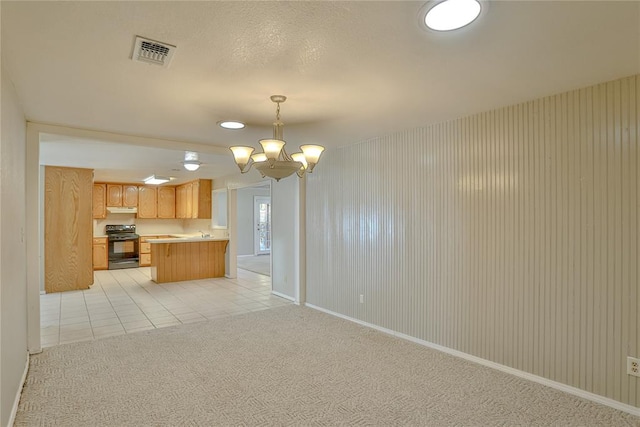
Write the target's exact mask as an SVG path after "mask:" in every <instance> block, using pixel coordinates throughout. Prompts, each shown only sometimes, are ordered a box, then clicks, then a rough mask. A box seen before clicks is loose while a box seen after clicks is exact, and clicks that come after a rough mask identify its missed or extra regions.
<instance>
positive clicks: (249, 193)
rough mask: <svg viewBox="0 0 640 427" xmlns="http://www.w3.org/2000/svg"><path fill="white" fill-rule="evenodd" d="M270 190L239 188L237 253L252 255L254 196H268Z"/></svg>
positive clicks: (253, 250)
mask: <svg viewBox="0 0 640 427" xmlns="http://www.w3.org/2000/svg"><path fill="white" fill-rule="evenodd" d="M270 195H271V191H270V190H269V189H268V188H253V187H247V188H239V189H238V193H237V198H238V199H237V200H238V205H237V206H238V255H253V254H254V252H255V247H254V240H255V228H256V227H255V226H256V224H255V220H254V212H253V210H254V199H253V198H254V197H255V196H266V197H269V196H270Z"/></svg>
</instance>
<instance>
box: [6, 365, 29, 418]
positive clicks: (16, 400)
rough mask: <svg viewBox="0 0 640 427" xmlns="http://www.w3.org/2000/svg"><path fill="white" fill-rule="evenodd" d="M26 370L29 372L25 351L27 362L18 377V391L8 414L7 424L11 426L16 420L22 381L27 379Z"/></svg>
mask: <svg viewBox="0 0 640 427" xmlns="http://www.w3.org/2000/svg"><path fill="white" fill-rule="evenodd" d="M27 372H29V353H27V363H26V364H25V366H24V372H23V373H22V378H21V379H20V386H19V387H18V391H17V392H16V398H15V400H14V401H13V408H11V414H10V415H9V424H7V426H9V427H11V426H12V425H13V423H14V422H15V421H16V414H17V413H18V405H19V404H20V396H22V388H23V387H24V382H25V381H26V380H27Z"/></svg>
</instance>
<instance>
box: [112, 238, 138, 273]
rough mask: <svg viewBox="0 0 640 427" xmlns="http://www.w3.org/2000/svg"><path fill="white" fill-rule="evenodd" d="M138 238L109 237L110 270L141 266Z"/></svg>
mask: <svg viewBox="0 0 640 427" xmlns="http://www.w3.org/2000/svg"><path fill="white" fill-rule="evenodd" d="M139 259H140V256H139V252H138V239H137V238H133V239H126V240H113V239H109V270H116V269H119V268H136V267H139V266H140V262H139Z"/></svg>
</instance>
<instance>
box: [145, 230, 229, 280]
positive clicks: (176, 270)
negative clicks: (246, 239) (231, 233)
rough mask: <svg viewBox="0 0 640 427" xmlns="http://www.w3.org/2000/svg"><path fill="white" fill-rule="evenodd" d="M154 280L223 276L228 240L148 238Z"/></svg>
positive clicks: (210, 238) (152, 278)
mask: <svg viewBox="0 0 640 427" xmlns="http://www.w3.org/2000/svg"><path fill="white" fill-rule="evenodd" d="M149 243H150V246H151V280H153V281H154V282H156V283H167V282H181V281H185V280H197V279H208V278H211V277H223V276H224V273H225V258H224V254H225V252H226V250H227V245H228V244H229V240H228V239H216V238H212V237H177V238H166V239H154V240H149Z"/></svg>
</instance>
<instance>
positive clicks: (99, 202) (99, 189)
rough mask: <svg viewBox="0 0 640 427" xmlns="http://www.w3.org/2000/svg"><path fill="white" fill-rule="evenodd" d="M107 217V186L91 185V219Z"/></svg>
mask: <svg viewBox="0 0 640 427" xmlns="http://www.w3.org/2000/svg"><path fill="white" fill-rule="evenodd" d="M106 217H107V184H93V218H94V219H102V218H106Z"/></svg>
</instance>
